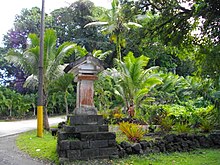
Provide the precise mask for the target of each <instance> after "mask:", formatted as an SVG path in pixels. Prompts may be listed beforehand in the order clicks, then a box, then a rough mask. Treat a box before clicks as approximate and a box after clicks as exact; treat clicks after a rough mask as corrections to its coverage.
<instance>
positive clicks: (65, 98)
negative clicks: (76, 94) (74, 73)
mask: <svg viewBox="0 0 220 165" xmlns="http://www.w3.org/2000/svg"><path fill="white" fill-rule="evenodd" d="M64 101H65V107H66V115H68V114H69V109H68V102H67V92H65V93H64Z"/></svg>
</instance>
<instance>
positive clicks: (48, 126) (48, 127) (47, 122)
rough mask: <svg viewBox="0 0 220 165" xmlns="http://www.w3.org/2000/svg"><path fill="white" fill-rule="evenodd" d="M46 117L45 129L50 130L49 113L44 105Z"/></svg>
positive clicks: (44, 120) (44, 118)
mask: <svg viewBox="0 0 220 165" xmlns="http://www.w3.org/2000/svg"><path fill="white" fill-rule="evenodd" d="M43 114H44V117H43V125H44V129H45V130H47V131H49V130H50V125H49V120H48V114H47V108H46V107H44V113H43Z"/></svg>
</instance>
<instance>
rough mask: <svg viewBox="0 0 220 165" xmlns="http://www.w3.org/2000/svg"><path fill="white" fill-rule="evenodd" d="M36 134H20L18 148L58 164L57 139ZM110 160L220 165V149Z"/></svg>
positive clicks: (120, 164)
mask: <svg viewBox="0 0 220 165" xmlns="http://www.w3.org/2000/svg"><path fill="white" fill-rule="evenodd" d="M36 135H37V133H36V131H30V132H26V133H23V134H20V135H19V136H18V138H17V140H16V143H17V146H18V148H19V149H20V150H22V151H24V152H26V153H28V154H29V155H30V156H31V157H35V158H36V157H37V158H39V159H43V160H47V161H50V162H54V163H57V164H58V156H57V153H56V144H57V140H56V139H54V137H53V136H51V134H50V133H48V132H44V137H43V138H38V137H36ZM99 162H100V161H99ZM109 162H111V163H112V164H115V165H220V149H215V150H214V149H203V150H196V151H193V152H190V153H188V152H186V153H171V154H162V153H161V154H150V155H142V156H137V155H132V156H129V157H126V158H124V159H116V160H113V161H108V163H109ZM80 164H82V162H81V163H80ZM85 164H87V163H85ZM89 164H91V163H89ZM95 164H97V162H96V163H95Z"/></svg>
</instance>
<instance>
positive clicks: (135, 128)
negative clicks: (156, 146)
mask: <svg viewBox="0 0 220 165" xmlns="http://www.w3.org/2000/svg"><path fill="white" fill-rule="evenodd" d="M119 129H120V130H121V131H122V132H123V133H124V134H125V135H126V136H127V138H128V140H129V141H131V142H139V141H140V140H141V139H142V138H143V136H144V134H145V131H144V130H143V128H142V127H141V126H140V125H138V124H134V123H129V122H122V123H119Z"/></svg>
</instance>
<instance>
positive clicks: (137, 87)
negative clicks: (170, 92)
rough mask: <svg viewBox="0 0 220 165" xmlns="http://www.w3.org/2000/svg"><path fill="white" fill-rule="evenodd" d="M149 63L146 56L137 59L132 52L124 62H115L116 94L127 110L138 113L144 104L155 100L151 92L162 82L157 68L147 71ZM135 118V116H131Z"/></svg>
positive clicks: (113, 73) (113, 74)
mask: <svg viewBox="0 0 220 165" xmlns="http://www.w3.org/2000/svg"><path fill="white" fill-rule="evenodd" d="M148 61H149V58H147V57H146V56H143V55H142V56H140V57H138V58H135V57H134V55H133V53H132V52H129V53H128V54H127V56H125V57H124V62H122V61H120V60H117V59H116V60H115V65H116V68H113V69H111V76H112V77H113V80H114V84H115V86H114V93H115V94H116V95H117V96H119V97H120V98H121V99H122V100H123V104H124V107H125V109H126V110H127V111H128V110H129V109H131V108H132V109H134V111H136V110H137V109H139V108H140V106H141V105H142V104H146V103H148V102H149V101H153V100H154V99H153V98H152V97H150V96H149V95H148V94H149V92H150V91H151V90H152V89H153V88H154V87H155V86H156V85H158V84H161V83H162V81H161V79H160V77H159V76H158V75H157V73H156V71H155V70H156V69H157V67H151V68H149V69H145V67H146V66H147V64H148ZM131 117H133V116H131Z"/></svg>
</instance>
